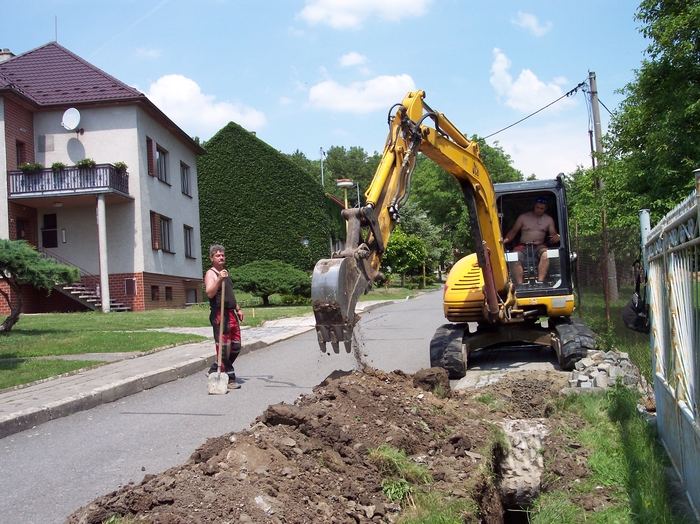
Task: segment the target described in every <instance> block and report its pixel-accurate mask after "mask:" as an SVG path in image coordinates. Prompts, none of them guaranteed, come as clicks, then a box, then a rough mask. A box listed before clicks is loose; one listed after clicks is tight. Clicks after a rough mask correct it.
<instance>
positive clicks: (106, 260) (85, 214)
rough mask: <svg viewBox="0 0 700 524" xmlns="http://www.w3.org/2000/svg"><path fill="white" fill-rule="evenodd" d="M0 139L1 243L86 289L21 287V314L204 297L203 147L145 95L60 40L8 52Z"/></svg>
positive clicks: (148, 305)
mask: <svg viewBox="0 0 700 524" xmlns="http://www.w3.org/2000/svg"><path fill="white" fill-rule="evenodd" d="M0 143H1V145H2V147H0V238H5V239H10V240H18V239H24V240H26V241H28V242H29V243H30V244H32V245H33V246H35V247H36V248H37V249H38V250H39V251H42V252H43V253H45V255H46V256H50V257H53V258H55V259H57V260H58V261H60V262H61V263H64V264H69V265H73V266H77V267H78V268H80V271H81V282H80V283H79V284H77V285H74V286H71V287H69V288H66V289H63V288H60V289H58V288H57V289H55V290H54V291H52V292H51V293H50V294H49V295H48V296H47V294H46V292H45V291H43V292H40V291H37V290H35V289H34V288H33V287H25V288H23V293H22V297H23V302H24V307H23V311H24V312H27V313H31V312H46V311H80V310H87V309H100V310H102V311H110V310H112V311H116V310H129V309H131V310H148V309H155V308H163V307H181V306H184V305H185V304H186V303H195V302H200V301H202V300H203V297H202V296H201V294H202V260H201V252H202V251H201V247H200V227H199V201H198V195H197V162H196V161H197V156H198V155H200V154H203V153H204V149H203V148H202V147H201V146H200V145H199V144H198V143H197V142H196V141H195V140H193V139H192V138H191V137H190V136H188V135H187V134H186V133H185V132H184V131H183V130H182V129H180V128H179V127H178V126H177V125H176V124H175V123H174V122H173V121H172V120H170V119H169V118H168V117H167V116H166V115H165V114H164V113H163V112H162V111H161V110H160V109H158V107H156V106H155V105H154V104H153V103H152V102H151V101H150V100H149V99H148V98H147V97H146V96H145V95H144V94H143V93H141V92H140V91H138V90H136V89H134V88H132V87H129V86H128V85H126V84H124V83H123V82H120V81H119V80H117V79H116V78H114V77H112V76H110V75H108V74H107V73H105V72H104V71H102V70H100V69H99V68H97V67H95V66H93V65H92V64H90V63H89V62H87V61H85V60H83V59H82V58H80V57H79V56H77V55H75V54H74V53H72V52H70V51H69V50H68V49H66V48H64V47H62V46H61V45H59V44H58V43H56V42H50V43H48V44H46V45H43V46H41V47H38V48H36V49H34V50H31V51H28V52H26V53H23V54H20V55H17V56H15V55H14V54H13V53H11V52H10V51H9V50H7V49H4V50H3V51H2V52H0ZM207 262H208V261H207ZM4 291H6V292H7V291H8V290H7V288H4ZM3 307H4V305H3V304H0V313H2V312H3V310H2V308H3Z"/></svg>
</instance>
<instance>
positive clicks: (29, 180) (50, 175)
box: [8, 164, 129, 199]
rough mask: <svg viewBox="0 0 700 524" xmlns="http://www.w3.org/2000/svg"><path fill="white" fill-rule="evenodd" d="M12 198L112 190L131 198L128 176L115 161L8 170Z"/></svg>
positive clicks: (109, 191)
mask: <svg viewBox="0 0 700 524" xmlns="http://www.w3.org/2000/svg"><path fill="white" fill-rule="evenodd" d="M8 182H9V195H8V196H9V198H11V199H12V198H22V199H24V198H41V197H49V196H50V197H55V196H71V195H85V194H99V193H112V194H116V195H119V196H125V197H127V198H128V197H129V175H128V173H127V172H126V171H119V170H117V169H116V168H115V167H114V166H113V165H112V164H97V165H96V166H95V167H91V168H85V167H77V166H71V167H65V168H63V169H61V170H60V171H54V170H53V169H51V168H46V169H41V170H38V171H34V172H25V171H10V172H9V173H8Z"/></svg>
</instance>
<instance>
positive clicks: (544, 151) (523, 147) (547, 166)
mask: <svg viewBox="0 0 700 524" xmlns="http://www.w3.org/2000/svg"><path fill="white" fill-rule="evenodd" d="M495 140H498V142H499V144H500V145H501V147H503V149H504V150H505V151H506V152H507V153H508V154H509V155H510V156H511V158H512V159H513V167H515V168H516V169H519V170H520V171H522V173H523V175H525V177H528V176H529V175H531V174H532V173H534V174H535V175H537V178H539V179H552V178H555V177H556V176H557V174H559V173H567V174H568V173H571V172H573V171H574V170H576V167H577V166H579V165H582V166H584V167H590V166H591V157H590V143H589V141H588V132H587V128H586V119H585V116H583V118H579V119H574V121H571V120H570V119H569V120H567V121H565V122H553V123H548V124H545V125H541V126H525V125H520V126H515V127H513V128H511V129H509V130H508V131H506V132H504V133H502V134H499V135H496V136H495V137H493V138H490V139H489V140H488V142H489V144H491V145H493V142H494V141H495Z"/></svg>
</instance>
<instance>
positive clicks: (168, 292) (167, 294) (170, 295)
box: [165, 286, 173, 300]
mask: <svg viewBox="0 0 700 524" xmlns="http://www.w3.org/2000/svg"><path fill="white" fill-rule="evenodd" d="M172 299H173V288H171V287H169V286H165V300H172Z"/></svg>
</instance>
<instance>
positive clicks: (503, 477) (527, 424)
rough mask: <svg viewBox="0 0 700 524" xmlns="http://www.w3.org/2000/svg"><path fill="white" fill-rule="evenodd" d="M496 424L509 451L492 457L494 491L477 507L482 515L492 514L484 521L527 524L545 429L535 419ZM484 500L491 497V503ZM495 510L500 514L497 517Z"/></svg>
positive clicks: (539, 471)
mask: <svg viewBox="0 0 700 524" xmlns="http://www.w3.org/2000/svg"><path fill="white" fill-rule="evenodd" d="M499 425H500V426H501V428H502V429H503V432H504V433H505V435H506V436H507V438H508V441H509V443H510V448H509V450H508V452H507V453H505V452H497V453H496V456H494V457H493V461H494V464H493V469H494V472H495V473H496V479H495V486H494V488H495V489H494V490H493V491H492V492H491V493H490V494H489V493H484V496H483V497H482V500H481V501H479V502H480V503H479V505H480V507H481V509H482V514H487V513H490V514H491V515H490V518H489V517H487V518H486V519H485V522H494V523H495V522H503V523H504V524H528V523H529V521H530V520H529V516H528V508H529V507H530V505H531V503H532V501H533V500H534V499H535V498H536V497H537V496H538V495H539V493H540V486H541V480H542V471H543V469H544V461H543V458H542V454H541V450H542V448H543V447H544V440H545V437H546V436H547V426H546V425H545V424H543V423H542V421H541V420H537V419H516V420H505V421H502V422H500V423H499ZM492 497H493V498H497V499H500V500H498V501H496V500H493V498H492ZM487 498H492V500H491V501H490V503H487V502H486V499H487ZM498 511H500V515H497V514H496V513H497V512H498Z"/></svg>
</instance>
